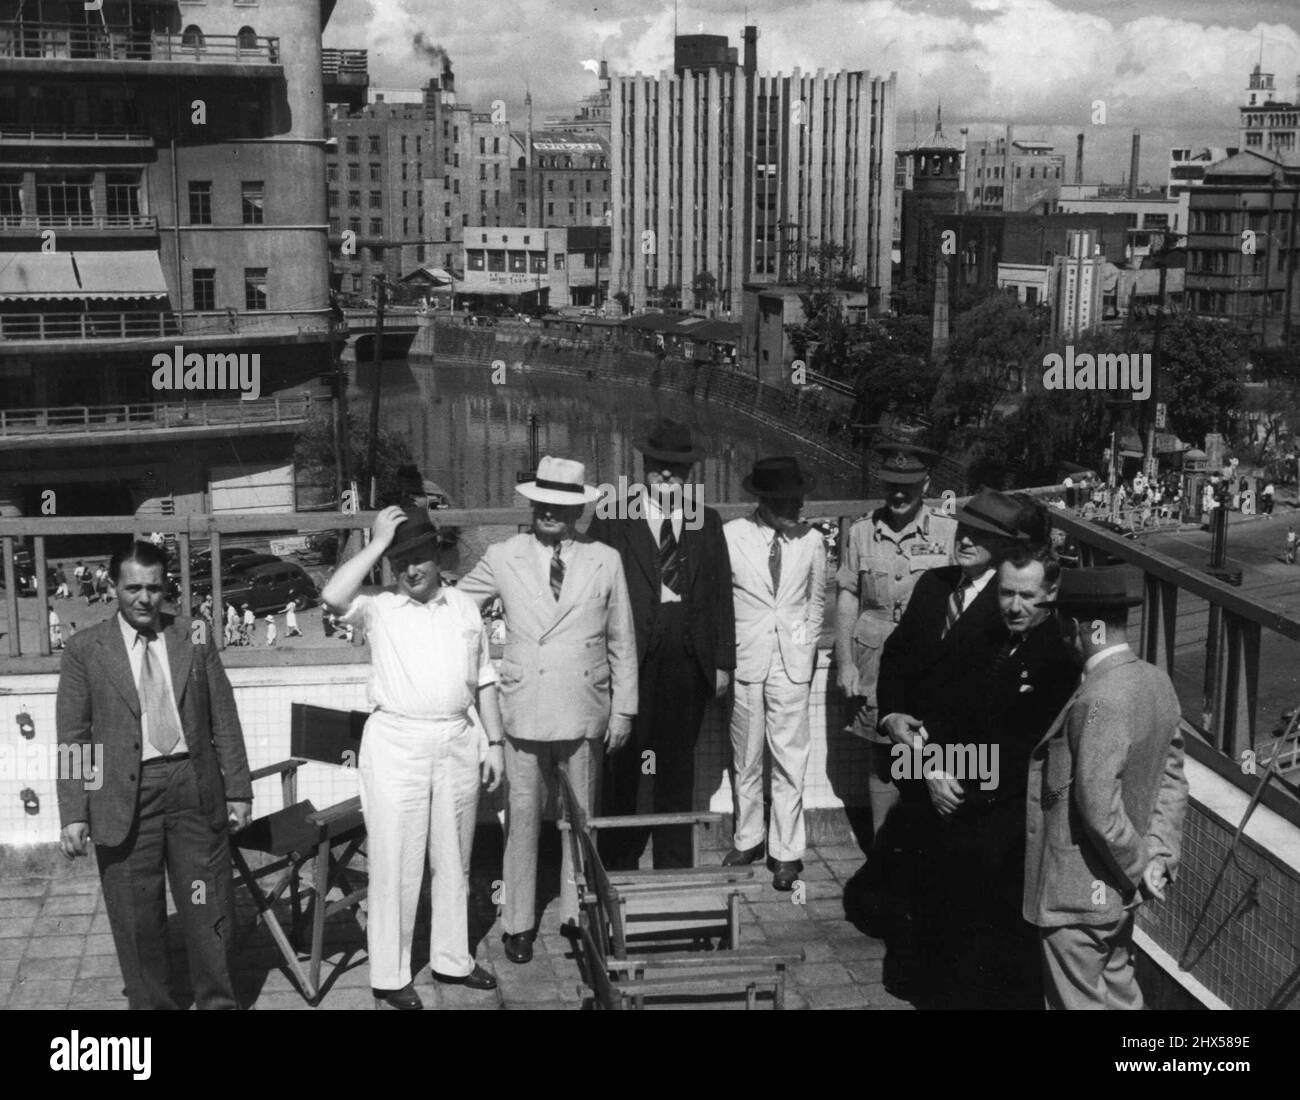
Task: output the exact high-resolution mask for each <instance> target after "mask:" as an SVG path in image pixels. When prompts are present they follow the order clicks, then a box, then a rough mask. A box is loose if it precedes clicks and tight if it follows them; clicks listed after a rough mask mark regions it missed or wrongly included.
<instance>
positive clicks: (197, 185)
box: [37, 180, 212, 225]
mask: <svg viewBox="0 0 1300 1100" xmlns="http://www.w3.org/2000/svg"><path fill="white" fill-rule="evenodd" d="M39 197H40V193H39V191H38V192H37V198H38V200H39ZM211 224H212V181H211V180H190V225H211Z"/></svg>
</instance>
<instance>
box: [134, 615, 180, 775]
mask: <svg viewBox="0 0 1300 1100" xmlns="http://www.w3.org/2000/svg"><path fill="white" fill-rule="evenodd" d="M155 637H156V635H155ZM136 638H137V639H138V641H137V643H136V644H137V645H143V646H144V653H143V655H142V656H141V659H140V708H141V712H142V713H143V714H144V716H145V718H146V720H147V723H146V724H147V725H148V727H149V743H150V744H151V745H153V747H154V748H156V749H157V750H158V751H159V752H160V753H162V755H163V756H169V755H170V754H171V752H172V750H173V749H175V748H176V745H177V742H179V741H180V739H181V731H180V727H179V726H178V725H177V723H176V717H175V715H174V714H173V713H172V708H171V707H170V706H168V702H169V700H168V699H167V682H166V681H165V680H164V679H163V675H162V672H161V671H160V670H159V669H158V667H157V665H156V664H155V663H154V656H153V654H151V653H150V652H149V642H150V640H151V639H150V637H149V635H147V634H145V633H144V632H143V631H141V632H140V633H138V634H137V635H136Z"/></svg>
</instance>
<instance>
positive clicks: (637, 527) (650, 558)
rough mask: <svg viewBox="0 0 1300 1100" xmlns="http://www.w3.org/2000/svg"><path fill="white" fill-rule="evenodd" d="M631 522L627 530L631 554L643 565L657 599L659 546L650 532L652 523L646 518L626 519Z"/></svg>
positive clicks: (638, 563) (643, 570) (642, 569)
mask: <svg viewBox="0 0 1300 1100" xmlns="http://www.w3.org/2000/svg"><path fill="white" fill-rule="evenodd" d="M625 522H626V523H628V524H629V527H628V532H627V540H628V547H629V549H630V550H631V556H632V558H633V559H634V560H635V561H636V563H637V565H639V566H640V567H641V572H643V573H644V574H645V576H646V580H648V581H649V582H650V588H651V589H652V590H653V591H654V593H655V597H656V599H657V598H658V595H659V546H658V544H657V543H656V542H655V540H654V536H653V535H651V534H650V525H649V524H648V523H647V522H646V521H645V519H644V518H638V519H628V520H626V521H625Z"/></svg>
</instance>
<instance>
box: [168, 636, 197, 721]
mask: <svg viewBox="0 0 1300 1100" xmlns="http://www.w3.org/2000/svg"><path fill="white" fill-rule="evenodd" d="M163 633H164V634H165V635H166V638H167V666H168V670H169V671H170V672H171V675H172V695H173V696H175V698H176V712H177V714H179V713H180V710H181V700H182V699H184V698H185V688H186V686H187V685H188V684H189V682H190V666H191V665H192V664H193V663H194V646H193V645H192V644H191V643H190V638H189V635H188V634H186V632H185V629H184V627H183V626H182V624H181V623H180V622H179V620H173V621H172V622H171V623H170V624H169V625H168V626H167V629H166V630H165V631H164V632H163Z"/></svg>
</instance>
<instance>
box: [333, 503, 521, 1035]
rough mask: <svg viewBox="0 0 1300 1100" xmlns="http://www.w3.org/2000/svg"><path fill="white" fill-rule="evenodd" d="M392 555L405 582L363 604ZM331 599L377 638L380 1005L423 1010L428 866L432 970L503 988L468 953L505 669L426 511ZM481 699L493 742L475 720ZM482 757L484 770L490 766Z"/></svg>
mask: <svg viewBox="0 0 1300 1100" xmlns="http://www.w3.org/2000/svg"><path fill="white" fill-rule="evenodd" d="M384 556H386V557H387V558H388V560H389V563H390V564H391V565H392V567H393V571H394V573H396V575H397V584H396V586H395V587H393V588H391V589H386V590H384V591H382V592H379V593H377V594H375V595H368V594H360V595H359V594H358V592H359V590H360V588H361V585H362V584H363V583H364V582H365V579H366V577H367V575H368V574H369V573H370V571H371V570H372V569H373V568H374V567H375V565H376V564H378V562H379V560H380V558H381V557H384ZM321 599H322V601H323V602H324V604H325V606H326V607H327V608H329V609H330V611H332V612H334V613H336V614H339V615H340V616H341V618H342V622H343V623H344V624H345V625H346V626H349V627H350V626H353V625H356V626H359V627H361V628H363V629H364V630H365V632H366V635H367V637H368V638H369V640H370V654H371V670H370V684H369V687H368V690H367V694H368V698H369V702H370V705H371V706H372V707H373V708H374V710H373V712H372V713H371V715H370V718H369V719H368V720H367V721H366V728H365V731H364V733H363V735H362V738H361V758H360V760H359V761H358V772H359V777H360V781H361V782H360V785H361V810H362V813H363V814H364V815H365V819H366V832H367V836H368V844H367V849H366V851H367V859H368V863H369V873H370V892H369V900H368V904H367V922H366V944H367V949H368V952H369V956H370V985H371V988H372V990H373V992H374V995H375V1000H376V1004H377V1006H378V1007H388V1008H395V1009H400V1010H414V1009H420V1008H423V1007H424V1006H423V1004H422V1002H421V1001H420V996H419V994H418V993H416V991H415V983H414V981H413V980H412V975H411V938H412V936H413V935H414V932H415V913H416V909H417V908H418V907H419V898H420V885H421V882H422V881H423V877H424V864H425V861H426V859H427V860H428V864H429V870H430V872H431V874H432V879H433V912H432V927H431V929H430V945H429V966H430V969H431V970H432V971H433V976H434V978H435V979H436V980H438V981H440V982H445V983H449V984H456V985H464V986H467V987H468V988H470V989H482V990H487V989H495V988H496V979H495V978H494V977H493V976H492V975H491V974H490V973H488V972H487V971H486V970H484V969H483V967H481V966H479V965H478V964H477V963H476V962H475V961H474V956H473V955H472V954H471V953H470V949H469V928H468V922H469V861H470V852H471V850H472V847H473V842H474V823H475V817H476V814H477V811H478V794H479V784H480V781H481V782H483V783H486V784H487V785H488V790H489V791H494V790H496V788H497V786H498V785H499V784H500V782H501V775H502V769H503V766H502V759H501V756H502V750H501V742H502V739H503V736H504V735H503V733H502V728H501V715H500V710H499V708H498V704H497V688H496V679H497V676H496V672H495V670H494V669H493V667H492V663H491V661H490V660H489V655H488V640H487V635H486V633H485V631H484V630H483V621H482V619H481V618H480V617H479V611H478V607H477V606H476V605H475V603H474V601H473V600H471V599H470V598H469V597H467V596H465V595H464V594H463V593H461V592H457V591H456V590H455V589H453V588H443V587H442V586H441V579H440V577H439V574H438V532H437V529H436V528H435V527H434V525H433V522H432V521H431V520H430V519H429V513H428V509H426V508H419V507H416V508H405V509H404V508H398V507H396V506H393V507H389V508H385V509H384V510H383V511H381V512H380V513H379V514H378V515H377V516H376V517H375V521H374V524H373V526H372V527H371V540H370V545H369V546H367V547H365V548H364V549H363V550H361V552H360V553H358V554H357V555H356V557H354V558H350V559H349V560H348V561H345V562H343V564H341V565H340V566H339V567H338V569H337V570H336V571H335V573H334V575H333V576H332V577H331V578H330V580H329V583H328V584H326V586H325V590H324V592H322V593H321ZM476 702H477V706H478V713H479V718H480V720H481V722H482V728H483V731H484V732H485V734H486V736H487V740H488V746H487V748H486V753H485V754H484V753H483V752H482V746H481V743H480V742H481V735H480V734H479V733H477V732H476V730H475V727H474V724H473V722H472V721H471V719H470V708H471V707H473V706H474V705H475V703H476ZM481 756H483V759H482V761H481V764H480V757H481Z"/></svg>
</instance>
